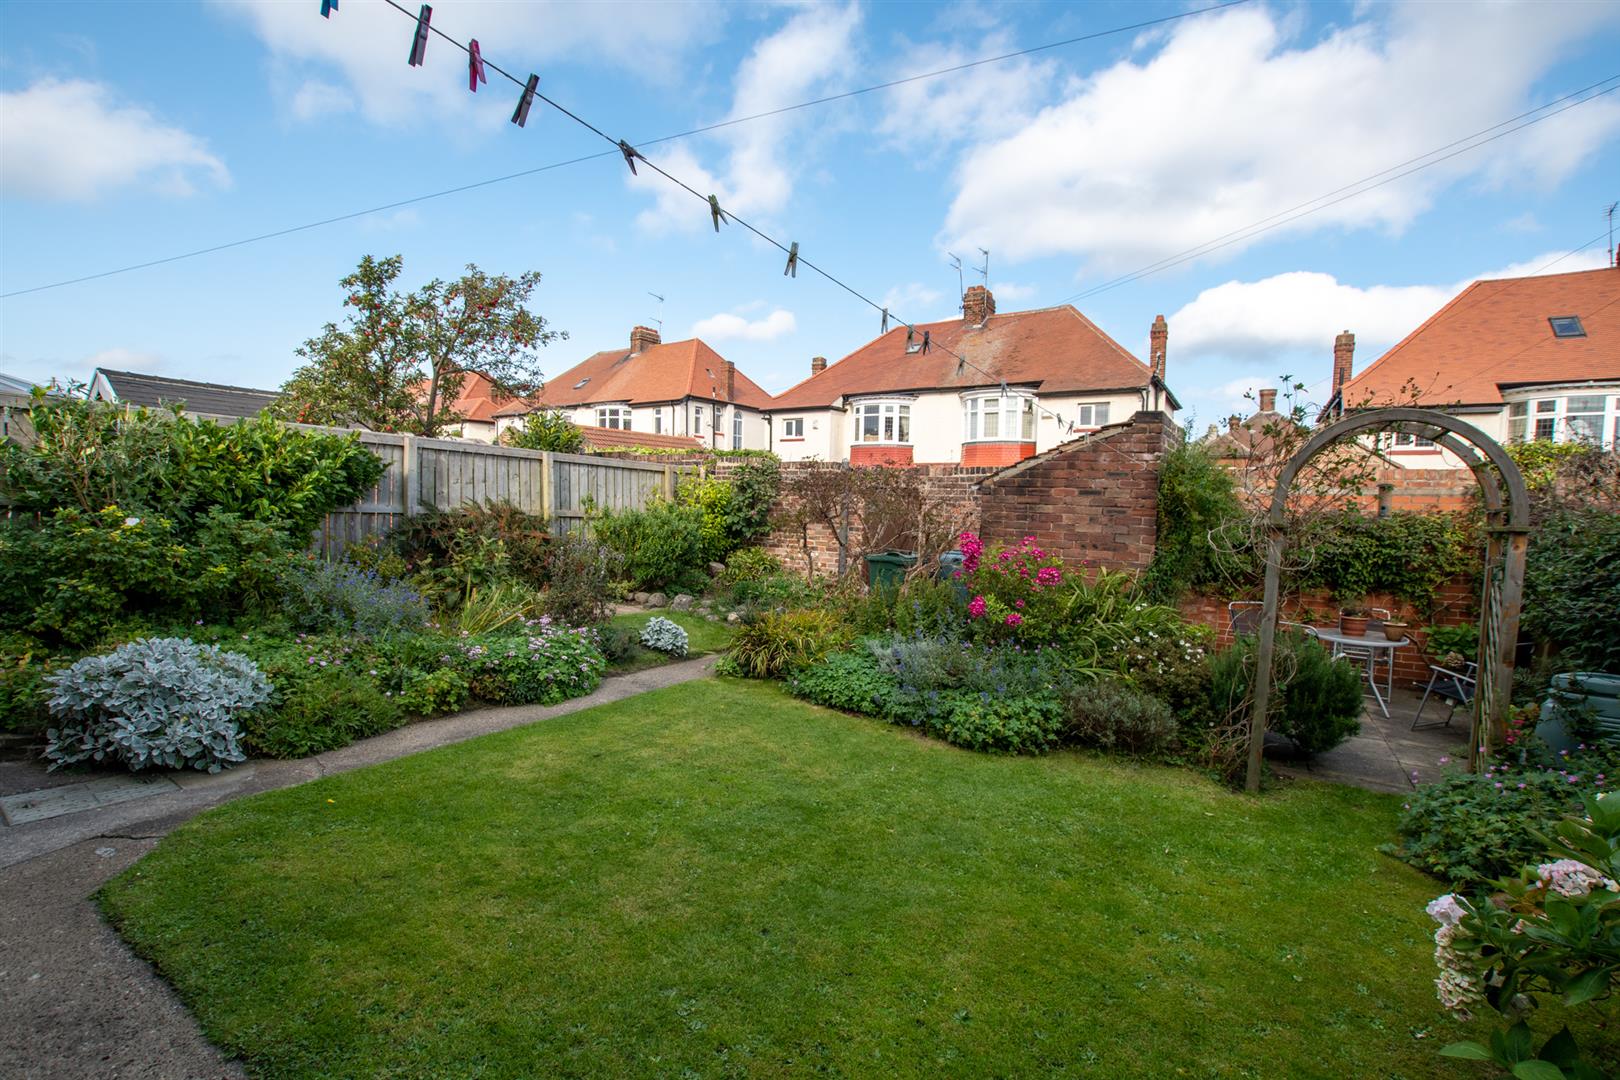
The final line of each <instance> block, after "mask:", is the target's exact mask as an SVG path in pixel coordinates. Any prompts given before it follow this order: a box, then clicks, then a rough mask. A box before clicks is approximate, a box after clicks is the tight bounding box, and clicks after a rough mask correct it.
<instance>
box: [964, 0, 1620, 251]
mask: <svg viewBox="0 0 1620 1080" xmlns="http://www.w3.org/2000/svg"><path fill="white" fill-rule="evenodd" d="M1362 14H1363V21H1360V22H1356V23H1354V24H1351V25H1348V26H1342V27H1340V28H1337V29H1334V30H1332V31H1331V32H1329V33H1328V34H1327V35H1326V36H1325V37H1323V38H1321V39H1320V40H1318V41H1314V42H1303V43H1301V42H1296V41H1294V40H1292V39H1291V37H1290V34H1291V33H1292V29H1291V27H1292V26H1293V24H1294V22H1296V21H1298V20H1293V19H1289V18H1288V17H1286V16H1277V15H1274V14H1273V13H1271V12H1269V11H1267V10H1266V9H1265V8H1262V7H1243V8H1239V9H1234V10H1232V11H1229V12H1225V13H1222V14H1220V15H1214V16H1205V17H1201V18H1197V19H1190V20H1187V21H1185V22H1183V23H1179V24H1177V26H1176V28H1175V29H1174V30H1173V31H1171V32H1170V33H1169V34H1168V35H1167V36H1166V37H1165V39H1164V41H1163V44H1162V46H1157V47H1156V43H1155V42H1152V41H1150V42H1147V43H1145V44H1146V45H1147V46H1148V47H1149V48H1155V47H1156V51H1154V52H1152V53H1151V54H1150V55H1146V56H1143V57H1140V58H1132V59H1127V60H1123V61H1121V62H1119V63H1117V64H1115V65H1113V66H1112V67H1109V68H1107V69H1104V70H1102V71H1099V72H1097V73H1095V74H1093V75H1092V76H1090V77H1088V78H1086V79H1084V80H1082V81H1080V82H1078V83H1076V84H1075V86H1074V88H1073V89H1072V90H1071V91H1070V92H1069V94H1068V96H1067V97H1066V98H1065V100H1063V101H1061V102H1060V103H1058V104H1055V105H1053V106H1051V107H1049V108H1047V109H1044V110H1043V111H1041V112H1040V113H1039V114H1038V115H1037V116H1036V117H1035V118H1034V119H1033V120H1031V121H1030V122H1029V123H1027V124H1025V125H1023V126H1022V127H1021V128H1019V129H1017V130H1014V131H1012V132H1011V133H1007V134H999V133H998V134H996V135H993V136H989V137H981V138H980V139H979V140H978V141H977V142H976V143H975V144H974V145H972V146H971V147H970V148H969V149H968V151H967V152H966V154H965V155H964V157H963V159H962V161H961V163H960V166H959V168H958V172H957V185H958V190H957V194H956V196H955V198H954V200H953V202H952V205H951V207H950V210H949V212H948V214H947V218H946V222H945V226H944V230H943V232H942V238H943V239H944V240H945V241H947V246H950V247H953V248H954V247H955V246H956V245H958V244H960V245H963V246H972V245H978V246H983V247H987V248H990V249H992V250H994V251H995V252H996V253H997V255H998V256H1005V257H1008V258H1014V259H1017V258H1031V257H1037V256H1043V255H1054V254H1067V255H1078V256H1081V257H1082V258H1084V259H1085V260H1086V262H1087V264H1088V265H1089V266H1090V267H1091V268H1092V269H1094V270H1098V271H1103V272H1107V271H1110V270H1119V269H1123V268H1128V267H1131V266H1133V265H1134V264H1137V263H1139V262H1147V261H1151V260H1154V259H1158V258H1162V257H1164V256H1167V255H1170V254H1172V253H1175V252H1178V251H1181V250H1183V249H1185V248H1188V247H1191V246H1192V245H1194V244H1197V243H1200V242H1204V241H1207V240H1211V239H1213V238H1216V237H1220V236H1223V235H1224V234H1227V233H1229V232H1232V231H1233V230H1237V229H1240V228H1242V227H1244V226H1247V225H1249V224H1250V223H1252V222H1255V221H1258V220H1261V219H1263V218H1266V217H1268V216H1269V215H1272V214H1275V213H1277V212H1278V211H1279V210H1280V209H1284V208H1287V207H1291V206H1295V205H1297V204H1299V203H1303V202H1305V201H1307V200H1310V199H1314V198H1317V197H1319V196H1321V195H1323V194H1324V193H1326V192H1329V191H1332V190H1334V189H1336V188H1339V187H1342V186H1343V185H1345V184H1346V183H1349V182H1351V181H1353V180H1356V179H1359V178H1361V177H1363V176H1366V175H1369V174H1371V173H1373V172H1374V171H1376V170H1377V169H1379V168H1383V167H1386V166H1390V165H1394V164H1397V163H1399V162H1402V161H1405V160H1407V159H1409V158H1414V157H1417V156H1418V155H1420V154H1424V153H1427V152H1429V151H1431V150H1433V149H1434V148H1436V147H1438V146H1441V145H1443V144H1445V143H1448V142H1451V141H1453V140H1455V139H1457V138H1459V137H1461V136H1463V135H1466V134H1468V133H1471V132H1475V131H1480V130H1482V129H1484V128H1487V127H1489V126H1490V125H1493V124H1497V123H1500V122H1501V121H1502V120H1504V119H1505V118H1507V117H1509V116H1512V115H1515V114H1517V113H1519V112H1522V111H1524V109H1525V108H1526V105H1527V104H1528V103H1530V102H1532V101H1539V100H1540V99H1541V98H1542V97H1543V95H1546V93H1547V91H1546V90H1545V89H1541V88H1539V87H1538V80H1539V79H1540V77H1541V76H1542V75H1543V74H1544V73H1545V72H1546V71H1547V70H1548V69H1549V68H1550V67H1552V66H1553V65H1554V64H1555V63H1556V62H1558V61H1559V60H1560V59H1561V58H1562V57H1564V56H1565V55H1567V53H1568V52H1569V50H1571V49H1572V48H1575V47H1577V46H1578V44H1579V43H1580V42H1582V41H1585V40H1590V39H1591V38H1592V36H1593V34H1594V32H1595V29H1596V24H1597V23H1600V22H1612V21H1614V20H1616V19H1617V18H1620V8H1616V7H1614V6H1613V5H1610V6H1607V7H1599V6H1594V5H1591V4H1582V3H1551V2H1541V3H1500V4H1491V5H1462V4H1421V3H1411V4H1404V5H1400V6H1396V7H1394V8H1383V7H1378V8H1364V9H1362ZM1459 72H1467V79H1466V81H1467V88H1466V92H1459V85H1460V84H1459V83H1458V81H1457V80H1458V77H1459V76H1458V73H1459ZM1532 91H1534V92H1535V97H1534V98H1532V96H1531V95H1532ZM1617 128H1620V101H1615V100H1613V99H1610V98H1604V99H1600V100H1597V101H1594V102H1592V103H1591V104H1587V105H1582V106H1581V107H1579V108H1577V109H1573V110H1571V111H1569V112H1567V113H1565V114H1563V115H1560V116H1558V117H1556V118H1554V119H1551V120H1548V121H1546V122H1545V123H1541V124H1537V125H1536V126H1534V127H1532V128H1528V129H1526V130H1525V131H1523V132H1522V133H1518V134H1513V135H1509V136H1507V137H1506V138H1504V139H1502V140H1500V141H1498V142H1494V143H1491V144H1490V145H1489V146H1488V147H1487V148H1485V149H1483V150H1480V151H1478V152H1471V153H1466V154H1463V155H1460V156H1458V157H1456V158H1453V159H1451V160H1449V161H1446V162H1444V163H1443V164H1439V165H1437V166H1435V167H1434V168H1431V169H1427V170H1425V171H1423V172H1421V173H1418V174H1416V175H1414V176H1411V177H1409V178H1405V179H1401V180H1398V181H1395V182H1393V183H1390V184H1387V185H1386V186H1384V187H1381V188H1378V189H1376V190H1374V191H1372V192H1370V193H1368V194H1366V195H1361V196H1358V197H1356V198H1352V199H1348V200H1346V201H1344V202H1342V203H1339V204H1337V205H1335V206H1332V207H1329V208H1326V209H1324V210H1322V211H1321V212H1319V213H1316V214H1313V215H1311V216H1309V217H1306V218H1304V219H1302V220H1301V221H1300V222H1299V223H1298V224H1293V225H1288V226H1285V227H1283V228H1282V229H1280V230H1278V231H1277V232H1278V233H1280V234H1286V233H1288V232H1300V231H1306V230H1314V229H1323V228H1341V229H1344V228H1367V227H1375V228H1382V229H1388V230H1396V231H1398V230H1400V229H1402V228H1403V227H1405V226H1406V225H1407V224H1408V223H1409V222H1411V221H1412V220H1413V219H1414V218H1415V217H1416V216H1417V215H1418V214H1420V213H1422V212H1423V211H1424V210H1425V209H1426V208H1427V207H1428V206H1429V205H1430V204H1431V203H1432V202H1433V200H1434V199H1435V197H1436V195H1437V194H1438V192H1439V191H1440V190H1442V189H1443V188H1445V187H1446V186H1448V185H1451V184H1453V183H1456V182H1457V181H1459V180H1460V179H1462V178H1464V177H1474V178H1476V179H1478V180H1479V181H1480V182H1484V183H1492V184H1502V183H1521V184H1522V183H1531V184H1540V185H1551V184H1555V183H1556V182H1558V181H1559V180H1560V179H1562V178H1563V177H1564V176H1566V175H1567V174H1568V173H1569V172H1570V171H1571V170H1572V169H1573V168H1575V167H1576V166H1577V165H1578V164H1579V163H1580V162H1581V161H1583V160H1584V159H1585V158H1586V157H1587V156H1588V155H1590V154H1591V153H1592V151H1593V150H1594V149H1595V148H1596V147H1597V146H1599V145H1600V144H1602V143H1603V141H1604V140H1605V139H1607V138H1609V137H1610V136H1611V135H1612V134H1613V133H1614V131H1615V130H1616V129H1617ZM1268 235H1275V234H1268ZM1242 246H1243V245H1242V244H1238V245H1234V246H1233V247H1231V248H1228V249H1226V252H1227V253H1231V252H1234V251H1236V250H1239V249H1240V248H1241V247H1242Z"/></svg>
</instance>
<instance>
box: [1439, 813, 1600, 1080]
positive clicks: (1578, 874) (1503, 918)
mask: <svg viewBox="0 0 1620 1080" xmlns="http://www.w3.org/2000/svg"><path fill="white" fill-rule="evenodd" d="M1586 811H1587V813H1586V815H1585V816H1584V817H1583V816H1581V815H1578V814H1577V815H1571V816H1569V817H1566V818H1565V819H1564V820H1563V821H1562V822H1560V823H1559V826H1558V830H1557V836H1558V839H1557V840H1555V841H1553V842H1552V844H1551V847H1550V854H1552V855H1553V856H1555V858H1553V859H1552V860H1550V861H1547V862H1542V863H1538V864H1535V865H1531V866H1526V867H1524V868H1523V869H1522V870H1521V871H1520V872H1519V874H1518V876H1517V877H1514V878H1505V879H1502V880H1500V881H1497V882H1495V883H1494V886H1495V888H1496V890H1497V892H1496V893H1495V894H1494V895H1491V896H1488V897H1487V896H1478V897H1476V898H1475V899H1472V900H1470V899H1467V898H1465V897H1462V896H1459V895H1457V894H1455V893H1448V894H1446V895H1445V896H1441V897H1438V898H1436V899H1435V900H1434V901H1432V902H1431V903H1430V904H1429V906H1428V908H1427V911H1428V913H1429V916H1430V918H1432V919H1434V921H1435V922H1436V923H1438V924H1439V926H1438V928H1437V929H1436V930H1435V934H1434V942H1435V950H1434V959H1435V964H1436V966H1437V967H1438V969H1439V976H1438V977H1437V978H1436V979H1435V988H1436V991H1437V992H1438V995H1439V998H1440V1003H1441V1004H1442V1005H1444V1006H1445V1007H1446V1008H1447V1009H1449V1010H1450V1011H1451V1012H1453V1013H1454V1014H1456V1015H1457V1016H1458V1017H1459V1018H1460V1019H1464V1020H1467V1019H1471V1018H1472V1015H1473V1013H1474V1012H1475V1011H1476V1010H1479V1009H1490V1010H1492V1011H1494V1012H1496V1013H1497V1014H1499V1015H1500V1016H1502V1017H1504V1018H1505V1019H1506V1020H1507V1021H1509V1022H1510V1026H1509V1027H1508V1028H1507V1029H1506V1030H1504V1031H1498V1032H1496V1033H1495V1034H1493V1035H1492V1037H1491V1039H1490V1045H1489V1046H1486V1045H1484V1044H1481V1043H1477V1042H1459V1043H1453V1044H1452V1045H1450V1046H1448V1047H1446V1048H1445V1049H1444V1050H1442V1051H1441V1053H1442V1054H1444V1055H1446V1056H1448V1057H1457V1058H1468V1059H1472V1060H1478V1061H1491V1062H1494V1063H1495V1064H1497V1065H1499V1066H1500V1067H1502V1068H1503V1069H1507V1070H1510V1071H1511V1072H1512V1073H1513V1075H1514V1076H1526V1077H1529V1076H1536V1077H1541V1076H1545V1077H1549V1078H1551V1077H1572V1078H1575V1080H1583V1078H1585V1077H1601V1076H1602V1075H1604V1074H1603V1073H1602V1072H1601V1071H1599V1070H1598V1069H1596V1068H1594V1067H1593V1066H1591V1065H1590V1064H1587V1063H1585V1062H1583V1061H1582V1060H1581V1059H1580V1054H1579V1051H1578V1048H1577V1047H1576V1044H1575V1039H1574V1037H1573V1036H1572V1035H1570V1033H1569V1029H1568V1028H1564V1029H1563V1030H1562V1031H1560V1032H1559V1033H1558V1034H1556V1035H1554V1036H1553V1037H1552V1038H1550V1039H1548V1040H1547V1041H1546V1042H1545V1043H1544V1044H1542V1046H1541V1047H1540V1048H1536V1047H1535V1046H1534V1043H1533V1041H1532V1037H1531V1033H1530V1028H1529V1025H1528V1024H1527V1023H1526V1021H1525V1018H1526V1017H1527V1016H1528V1015H1529V1014H1530V1013H1531V1012H1532V1011H1534V1009H1535V1008H1536V1005H1537V995H1543V994H1556V995H1559V996H1561V997H1562V998H1563V1000H1564V1002H1565V1004H1567V1005H1581V1004H1584V1003H1586V1002H1589V1001H1594V1000H1597V999H1599V998H1612V995H1613V993H1614V991H1615V988H1616V983H1617V982H1620V883H1617V882H1616V880H1615V879H1616V878H1617V877H1620V795H1615V794H1607V795H1594V796H1592V797H1590V798H1588V799H1587V800H1586ZM1527 1063H1529V1064H1528V1065H1527Z"/></svg>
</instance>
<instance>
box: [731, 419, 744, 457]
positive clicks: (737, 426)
mask: <svg viewBox="0 0 1620 1080" xmlns="http://www.w3.org/2000/svg"><path fill="white" fill-rule="evenodd" d="M742 442H743V415H742V410H741V409H732V410H731V448H732V449H733V450H741V449H742V448H743V447H742Z"/></svg>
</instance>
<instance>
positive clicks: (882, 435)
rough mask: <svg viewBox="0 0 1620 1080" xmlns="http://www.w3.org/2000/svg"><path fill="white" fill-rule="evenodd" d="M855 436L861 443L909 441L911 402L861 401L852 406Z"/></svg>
mask: <svg viewBox="0 0 1620 1080" xmlns="http://www.w3.org/2000/svg"><path fill="white" fill-rule="evenodd" d="M854 413H855V438H854V440H853V441H855V442H861V443H910V442H911V403H910V402H907V401H861V402H857V403H856V404H855V406H854Z"/></svg>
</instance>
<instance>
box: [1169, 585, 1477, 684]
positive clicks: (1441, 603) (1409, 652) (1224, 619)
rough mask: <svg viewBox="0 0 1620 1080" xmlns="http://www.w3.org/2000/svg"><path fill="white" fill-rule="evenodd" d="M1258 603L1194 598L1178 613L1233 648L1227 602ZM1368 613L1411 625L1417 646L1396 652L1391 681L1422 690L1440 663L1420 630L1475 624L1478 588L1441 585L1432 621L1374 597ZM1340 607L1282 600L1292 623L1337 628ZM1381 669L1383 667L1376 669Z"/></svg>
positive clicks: (1317, 598) (1321, 600) (1319, 600)
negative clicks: (1375, 610) (1387, 614)
mask: <svg viewBox="0 0 1620 1080" xmlns="http://www.w3.org/2000/svg"><path fill="white" fill-rule="evenodd" d="M1234 599H1241V600H1251V599H1255V600H1257V599H1259V597H1258V596H1253V597H1251V596H1241V597H1222V596H1212V595H1205V594H1194V595H1191V596H1188V597H1186V598H1185V599H1183V600H1182V602H1181V613H1182V615H1184V616H1185V617H1186V618H1187V619H1188V621H1190V622H1196V623H1202V624H1203V625H1205V626H1208V627H1211V628H1213V629H1214V630H1215V632H1216V639H1217V642H1218V643H1219V645H1220V646H1221V647H1223V648H1224V647H1225V646H1227V645H1230V644H1231V643H1232V630H1231V616H1230V612H1229V611H1228V609H1227V606H1226V605H1227V603H1228V602H1229V601H1230V600H1234ZM1367 606H1368V607H1379V608H1387V609H1388V610H1389V611H1391V612H1393V613H1394V615H1395V617H1396V618H1399V619H1403V620H1405V621H1406V622H1408V623H1411V624H1412V629H1411V630H1410V631H1408V632H1407V636H1408V637H1410V638H1411V639H1412V640H1413V641H1414V642H1415V643H1416V644H1415V645H1414V646H1412V647H1410V648H1403V649H1397V650H1395V681H1396V682H1397V683H1400V684H1403V685H1408V686H1412V685H1422V684H1424V683H1427V682H1428V681H1429V664H1431V663H1438V661H1439V658H1438V657H1436V656H1433V655H1432V654H1430V653H1429V652H1428V650H1427V648H1426V646H1425V640H1424V639H1425V635H1424V633H1423V630H1424V628H1425V627H1428V626H1465V625H1472V624H1474V623H1477V622H1478V621H1479V614H1478V608H1479V583H1478V582H1477V581H1475V580H1474V579H1472V578H1458V579H1456V580H1454V581H1451V582H1448V583H1447V584H1445V585H1442V586H1441V587H1440V588H1439V589H1438V590H1436V592H1435V610H1434V612H1433V614H1432V615H1426V614H1424V613H1422V612H1419V611H1418V610H1417V609H1416V608H1414V607H1413V606H1412V605H1411V604H1409V603H1406V602H1405V601H1402V600H1396V599H1395V598H1394V597H1391V596H1380V595H1378V594H1376V593H1375V594H1372V595H1370V596H1368V597H1367ZM1338 612H1339V604H1338V602H1337V601H1335V600H1334V599H1333V598H1332V597H1330V596H1329V595H1328V594H1327V593H1305V594H1303V595H1300V596H1292V597H1285V598H1284V607H1283V615H1282V617H1283V618H1284V619H1285V620H1288V621H1290V622H1307V621H1310V620H1309V619H1308V618H1307V616H1310V615H1314V616H1315V621H1317V622H1320V623H1322V624H1323V625H1327V624H1329V623H1332V624H1333V625H1337V622H1338ZM1380 669H1382V665H1380Z"/></svg>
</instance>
